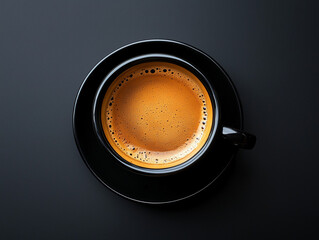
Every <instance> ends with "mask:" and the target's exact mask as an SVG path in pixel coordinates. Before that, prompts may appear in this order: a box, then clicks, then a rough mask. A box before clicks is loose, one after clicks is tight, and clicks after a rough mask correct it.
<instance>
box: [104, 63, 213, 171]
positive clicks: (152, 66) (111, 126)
mask: <svg viewBox="0 0 319 240" xmlns="http://www.w3.org/2000/svg"><path fill="white" fill-rule="evenodd" d="M101 110H102V111H101V113H102V114H101V121H102V126H103V130H104V133H105V136H106V138H107V140H108V142H109V143H110V145H111V146H112V148H113V149H114V150H115V151H116V152H117V153H118V154H119V155H120V156H121V157H122V158H124V159H125V160H126V161H128V162H131V163H132V164H135V165H137V166H140V167H145V168H167V167H172V166H176V165H178V164H181V163H183V162H185V161H187V160H189V159H190V158H191V157H192V156H194V155H195V154H196V153H197V152H198V151H199V150H200V149H201V147H202V146H203V145H204V144H205V142H206V140H207V138H208V135H209V133H210V130H211V127H212V119H213V111H212V104H211V100H210V98H209V95H208V93H207V90H206V89H205V87H204V86H203V84H202V83H201V82H200V80H199V79H198V78H197V77H196V76H195V75H194V74H192V73H191V72H190V71H188V70H186V69H185V68H183V67H180V66H178V65H176V64H172V63H167V62H147V63H141V64H138V65H135V66H133V67H131V68H129V69H127V70H126V71H124V72H123V73H121V74H120V75H119V76H118V77H117V78H116V79H115V80H114V81H113V83H112V84H111V85H110V87H109V88H108V90H107V92H106V94H105V97H104V100H103V103H102V109H101Z"/></svg>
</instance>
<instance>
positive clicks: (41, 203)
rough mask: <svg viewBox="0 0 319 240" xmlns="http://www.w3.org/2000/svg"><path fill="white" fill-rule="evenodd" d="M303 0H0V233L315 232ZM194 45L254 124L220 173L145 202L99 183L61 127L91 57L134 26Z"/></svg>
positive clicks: (117, 43) (313, 67)
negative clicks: (212, 181)
mask: <svg viewBox="0 0 319 240" xmlns="http://www.w3.org/2000/svg"><path fill="white" fill-rule="evenodd" d="M317 5H318V4H315V1H312V2H311V1H268V0H267V1H266V0H265V1H253V0H252V1H247V0H246V1H236V0H234V1H229V0H223V1H208V0H207V1H198V0H197V1H185V0H184V1H172V0H170V1H168V0H162V1H129V0H127V1H79V0H77V1H65V0H63V1H43V0H42V1H9V0H8V1H3V0H2V1H1V2H0V110H1V118H0V124H1V125H0V239H187V238H193V239H195V238H196V239H279V238H280V239H318V237H319V234H318V232H317V227H318V225H319V192H318V188H319V176H318V168H319V159H318V154H317V152H318V149H319V147H318V136H319V127H318V123H319V113H318V107H319V104H318V103H319V91H318V90H319V79H318V76H319V60H318V59H319V51H318V43H319V30H318V28H319V26H318V22H319V19H318V10H319V9H318V6H317ZM148 38H168V39H175V40H179V41H182V42H186V43H188V44H191V45H194V46H196V47H198V48H200V49H201V50H203V51H205V52H206V53H208V54H209V55H211V56H212V57H213V58H215V59H216V60H217V61H218V62H219V63H220V64H221V65H222V66H223V67H224V68H225V70H226V71H227V72H228V74H229V75H230V77H231V78H232V80H233V82H234V83H235V85H236V87H237V90H238V92H239V94H240V97H241V100H242V104H243V107H244V117H245V123H244V125H245V129H246V130H248V131H250V132H252V133H254V134H256V135H257V144H256V147H255V149H253V150H251V151H248V150H247V151H245V150H241V151H240V153H239V154H238V156H237V159H236V161H235V162H234V164H233V166H232V168H231V169H230V171H229V173H228V174H227V176H225V178H224V180H223V181H222V183H221V184H220V185H219V186H218V187H216V188H211V189H208V190H207V191H205V192H204V193H202V194H201V195H200V196H198V197H195V198H194V199H192V200H190V201H186V202H184V203H181V204H175V205H171V206H166V207H154V206H148V205H142V204H138V203H134V202H131V201H128V200H126V199H124V198H122V197H120V196H118V195H116V194H114V193H113V192H111V191H110V190H108V189H107V188H105V187H104V186H103V185H102V184H101V183H99V182H98V181H97V180H96V179H95V177H94V176H93V175H92V174H91V172H90V171H89V170H88V169H87V167H86V166H85V164H84V163H83V161H82V159H81V157H80V154H79V153H78V150H77V148H76V145H75V141H74V138H73V132H72V108H73V102H74V99H75V96H76V93H77V91H78V88H79V87H80V85H81V83H82V81H83V80H84V78H85V77H86V75H87V74H88V73H89V71H90V70H91V68H92V67H93V66H94V65H95V64H96V63H97V62H98V61H100V60H101V59H102V58H103V57H104V56H106V55H107V54H109V53H110V52H112V51H114V50H115V49H117V48H119V47H121V46H123V45H125V44H128V43H131V42H134V41H137V40H142V39H148Z"/></svg>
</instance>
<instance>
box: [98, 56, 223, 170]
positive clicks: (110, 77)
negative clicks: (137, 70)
mask: <svg viewBox="0 0 319 240" xmlns="http://www.w3.org/2000/svg"><path fill="white" fill-rule="evenodd" d="M150 61H162V62H170V63H175V64H177V65H178V66H181V67H184V68H185V69H187V70H189V71H190V72H192V73H193V74H194V75H195V76H196V77H197V78H198V79H199V80H200V81H201V83H202V84H203V85H204V87H205V88H206V90H207V92H208V94H209V97H210V100H211V102H212V108H213V113H214V114H213V119H212V121H213V122H212V127H211V129H210V133H209V136H208V138H207V140H206V141H205V143H204V145H203V146H202V147H201V148H200V149H199V150H198V152H196V154H195V155H194V156H192V157H191V158H190V159H188V160H186V161H185V162H183V163H181V164H178V165H176V166H173V167H168V168H160V169H152V168H145V167H140V166H137V165H135V164H133V163H130V162H128V161H127V160H125V159H124V158H122V157H121V156H120V155H119V154H118V153H117V152H116V151H115V150H114V149H113V147H112V146H111V145H110V143H109V142H108V140H107V138H106V136H105V133H104V131H103V128H102V124H101V117H100V116H101V105H102V101H103V99H104V96H105V93H106V91H107V89H108V87H109V86H110V84H111V83H112V82H113V81H114V80H115V79H116V77H117V76H118V75H119V74H120V73H122V72H123V71H125V70H126V69H127V68H129V67H131V66H134V65H136V64H139V63H143V62H150ZM92 109H93V118H92V120H93V129H94V132H95V135H96V136H97V138H98V139H99V142H100V144H102V146H103V147H104V148H105V149H106V150H107V151H108V152H109V153H110V154H111V155H112V156H113V157H114V158H115V159H116V160H117V161H118V162H120V163H121V164H123V165H124V166H126V167H128V168H130V169H132V170H133V171H135V172H137V173H142V174H151V175H163V174H172V173H176V172H179V171H182V170H184V169H186V168H190V167H191V166H192V165H193V164H194V163H195V162H197V161H198V160H199V159H201V157H202V156H203V154H204V153H205V151H206V150H207V149H208V148H210V147H211V146H212V144H213V142H214V139H215V136H216V133H217V132H218V130H219V128H220V126H219V122H220V113H219V103H218V98H217V96H216V93H215V91H214V88H213V87H212V84H211V83H210V81H208V79H207V78H206V76H205V75H204V74H203V73H202V72H201V71H199V70H198V69H197V68H196V67H195V66H194V65H192V64H191V63H189V62H187V61H186V60H184V59H182V58H179V57H177V56H174V55H170V54H159V53H152V54H143V55H139V56H136V57H132V58H129V59H127V60H125V61H123V62H122V63H121V64H119V65H117V66H116V67H115V68H114V69H113V70H112V71H111V72H109V73H108V74H107V75H106V77H105V78H104V80H103V81H102V83H101V84H100V86H99V88H98V90H97V91H96V93H95V97H94V101H93V108H92Z"/></svg>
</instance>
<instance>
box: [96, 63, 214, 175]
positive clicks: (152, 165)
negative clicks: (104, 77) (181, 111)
mask: <svg viewBox="0 0 319 240" xmlns="http://www.w3.org/2000/svg"><path fill="white" fill-rule="evenodd" d="M141 64H142V65H143V67H141V66H140V65H141ZM173 65H175V66H174V67H177V70H179V71H180V72H181V73H182V72H184V73H186V75H188V78H191V79H193V82H195V83H196V85H197V86H198V87H199V88H200V91H201V92H202V95H203V96H202V99H205V101H204V102H205V104H203V105H202V106H201V108H202V110H203V111H204V112H205V114H206V116H205V114H204V115H203V116H204V118H206V119H205V126H204V127H205V129H204V130H203V131H202V136H201V138H200V139H199V140H198V141H197V143H196V144H197V145H196V147H194V148H193V149H191V148H189V149H191V151H189V152H188V153H187V154H186V155H185V156H182V157H181V158H177V159H176V158H175V159H174V158H172V159H166V161H159V159H157V161H156V159H149V161H148V159H147V157H144V156H145V155H146V156H147V155H148V154H149V153H150V151H147V149H143V151H139V150H138V146H136V145H134V144H133V145H131V146H130V143H129V144H127V148H128V147H131V149H130V150H132V148H137V151H136V152H137V154H134V153H133V154H130V153H132V151H130V153H128V151H125V150H126V149H125V146H124V147H123V146H121V144H119V142H118V140H119V139H118V138H116V137H114V129H112V128H111V127H110V126H111V125H112V123H111V122H112V119H113V118H112V119H111V118H110V111H108V108H110V104H111V105H112V104H116V103H115V102H114V101H111V99H112V98H114V96H113V95H114V94H115V93H116V91H117V90H119V89H120V88H121V87H122V86H123V85H125V84H128V83H129V81H130V79H134V76H132V75H134V74H141V75H142V74H144V76H146V75H147V74H149V75H151V74H155V71H163V72H164V69H165V70H166V71H167V74H171V71H168V69H170V68H172V63H169V62H167V61H157V62H156V63H154V62H144V63H139V64H136V65H134V66H133V67H130V68H129V69H126V70H123V72H121V73H120V74H119V75H117V77H116V76H113V77H115V79H114V80H113V82H112V83H111V84H110V86H109V87H108V89H107V91H106V94H105V96H104V99H103V101H102V107H101V123H102V128H103V131H104V134H105V137H106V140H107V142H108V143H109V145H110V146H111V147H112V149H113V150H114V152H115V154H117V155H118V156H119V157H120V159H123V160H124V161H126V162H127V163H129V164H132V165H134V166H138V167H142V168H148V169H164V168H170V167H174V166H178V165H180V164H183V163H185V162H186V161H188V160H189V159H191V158H192V157H194V155H196V154H197V153H198V152H199V151H200V150H201V148H202V147H203V146H204V144H205V143H206V141H207V139H208V137H209V134H210V132H211V129H212V125H213V120H214V119H213V118H214V116H213V106H212V100H211V97H210V95H209V93H208V91H207V89H206V87H205V86H204V85H203V84H202V82H201V81H200V80H199V78H197V77H196V76H195V75H194V74H193V73H192V72H190V71H189V70H188V69H186V68H184V67H181V66H179V65H176V64H173ZM154 66H164V67H157V69H156V68H155V69H153V68H154ZM175 69H176V68H175ZM141 71H143V72H141ZM123 87H124V86H123ZM202 99H201V100H202ZM201 120H203V119H201ZM199 126H200V127H201V128H202V127H203V126H201V125H199ZM123 137H124V138H125V136H123ZM196 137H197V136H196ZM133 150H134V149H133ZM145 150H146V151H145ZM141 154H142V156H141ZM143 155H144V156H143Z"/></svg>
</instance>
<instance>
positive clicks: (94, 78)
mask: <svg viewBox="0 0 319 240" xmlns="http://www.w3.org/2000/svg"><path fill="white" fill-rule="evenodd" d="M155 53H156V54H164V55H165V54H166V55H170V56H175V57H177V58H180V59H183V60H184V61H186V62H188V63H189V64H191V65H192V66H194V67H195V68H196V69H198V70H199V71H200V72H201V73H203V74H204V75H205V78H206V79H207V80H208V81H209V83H210V84H211V86H212V88H213V89H214V92H215V93H216V95H217V96H216V97H217V98H218V102H219V111H220V115H219V122H220V125H219V127H218V128H217V129H216V131H217V134H216V136H215V137H214V141H213V142H212V143H211V144H210V145H209V146H207V149H206V150H205V152H203V153H202V155H201V157H200V158H199V159H197V160H196V161H195V162H193V163H192V164H191V166H190V167H187V168H184V169H183V170H182V171H177V172H174V174H165V172H164V173H163V174H157V175H152V174H148V173H145V172H139V171H136V170H134V169H132V168H129V167H127V166H125V164H122V163H121V162H119V161H118V159H116V158H115V157H114V155H112V154H111V152H110V151H108V150H107V149H106V148H105V146H103V144H101V142H100V140H99V139H98V137H97V136H96V133H95V129H94V124H93V120H92V119H93V105H94V101H95V98H96V93H97V91H98V89H99V88H100V86H101V84H102V83H103V81H104V80H105V78H106V76H107V75H108V74H109V73H110V72H111V71H112V70H113V69H114V68H116V67H117V66H118V65H120V64H122V63H123V62H125V61H126V60H127V59H130V58H136V57H139V56H141V55H145V54H155ZM222 126H227V127H230V128H236V129H241V128H242V111H241V106H240V101H239V98H238V95H237V93H236V90H235V88H234V86H233V84H232V82H231V80H230V78H229V77H228V76H227V74H226V73H225V71H223V69H222V68H221V67H220V66H219V65H218V64H217V63H216V62H215V61H214V60H213V59H212V58H210V57H209V56H207V55H206V54H204V53H203V52H201V51H199V50H197V49H196V48H193V47H191V46H189V45H186V44H184V43H180V42H176V41H171V40H146V41H141V42H137V43H133V44H130V45H128V46H125V47H123V48H121V49H119V50H117V51H115V52H113V53H112V54H110V55H109V56H107V57H106V58H104V59H103V60H102V61H101V62H99V63H98V64H97V65H96V66H95V68H94V69H93V70H92V71H91V72H90V73H89V75H88V76H87V78H86V79H85V81H84V82H83V84H82V86H81V88H80V90H79V92H78V95H77V97H76V101H75V105H74V111H73V130H74V136H75V140H76V143H77V146H78V149H79V151H80V153H81V155H82V158H83V160H84V162H85V163H86V164H87V166H88V168H89V169H90V170H91V171H92V173H93V174H94V175H95V176H96V177H97V178H98V179H99V180H100V181H101V182H102V183H103V184H104V185H105V186H107V187H108V188H110V189H111V190H113V191H114V192H116V193H118V194H120V195H121V196H123V197H126V198H129V199H131V200H135V201H139V202H144V203H153V204H159V203H169V202H174V201H178V200H181V199H185V198H188V197H190V196H192V195H194V194H196V193H198V192H200V191H201V190H203V189H205V188H206V187H207V186H209V185H211V184H212V183H214V182H215V181H216V180H217V179H218V177H219V176H220V175H221V174H222V172H223V171H224V170H225V169H226V168H227V166H228V165H229V164H230V162H231V160H232V159H233V157H234V156H235V154H236V152H237V147H235V146H234V145H232V144H230V143H229V141H225V139H224V136H223V135H222V132H223V129H222Z"/></svg>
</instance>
